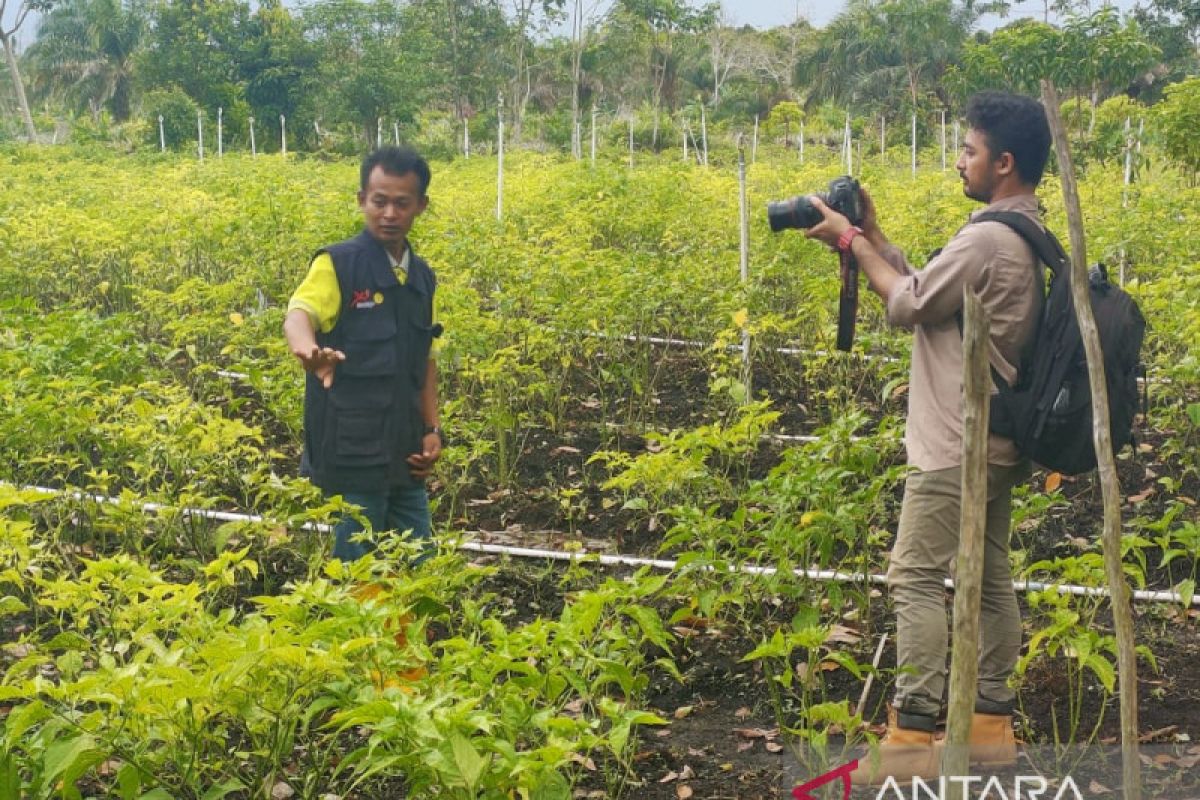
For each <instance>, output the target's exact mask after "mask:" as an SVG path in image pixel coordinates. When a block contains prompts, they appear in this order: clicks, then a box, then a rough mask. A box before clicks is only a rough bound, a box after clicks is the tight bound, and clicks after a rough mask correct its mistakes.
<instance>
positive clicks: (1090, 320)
mask: <svg viewBox="0 0 1200 800" xmlns="http://www.w3.org/2000/svg"><path fill="white" fill-rule="evenodd" d="M1042 103H1043V105H1045V107H1046V117H1047V119H1048V120H1049V122H1050V130H1051V132H1052V133H1053V134H1054V149H1055V151H1056V153H1057V154H1058V169H1059V173H1060V175H1059V177H1060V180H1061V182H1062V192H1063V201H1064V205H1065V206H1066V208H1067V220H1068V223H1069V225H1070V234H1071V265H1070V266H1071V296H1072V298H1073V300H1074V302H1075V316H1076V318H1077V319H1078V320H1079V332H1080V334H1081V335H1082V337H1083V349H1084V353H1085V354H1086V355H1087V364H1088V383H1089V386H1090V388H1091V392H1092V441H1093V443H1094V445H1095V448H1096V461H1097V468H1098V470H1099V473H1100V489H1101V494H1102V496H1103V500H1104V534H1103V537H1102V539H1101V549H1102V550H1103V551H1104V571H1105V573H1106V575H1107V577H1108V584H1109V591H1110V596H1111V598H1112V615H1113V628H1114V629H1115V631H1116V635H1117V679H1118V688H1117V693H1118V694H1119V695H1120V698H1121V761H1122V772H1123V784H1124V785H1123V787H1122V789H1123V796H1124V800H1141V796H1142V776H1141V762H1140V761H1139V759H1138V717H1137V697H1138V686H1137V654H1136V652H1135V651H1134V630H1133V610H1132V608H1131V607H1130V598H1129V584H1128V583H1127V581H1126V579H1125V572H1124V570H1123V569H1122V566H1121V486H1120V483H1119V481H1118V478H1117V465H1116V459H1115V458H1114V457H1113V449H1112V434H1111V430H1110V427H1109V425H1110V423H1109V411H1108V385H1107V383H1106V382H1105V378H1104V358H1103V355H1102V353H1101V352H1100V335H1099V333H1098V332H1097V330H1096V318H1095V316H1094V315H1093V314H1092V306H1091V301H1090V300H1089V298H1088V276H1087V250H1086V246H1087V245H1086V242H1085V240H1084V236H1083V213H1082V212H1081V211H1080V207H1079V191H1078V189H1077V188H1076V185H1075V170H1074V167H1073V166H1072V162H1071V144H1070V142H1069V141H1068V140H1067V135H1066V134H1067V132H1066V129H1065V128H1064V127H1063V122H1062V112H1061V110H1060V109H1059V99H1058V90H1057V89H1056V88H1055V87H1054V83H1053V82H1052V81H1049V80H1045V79H1043V80H1042Z"/></svg>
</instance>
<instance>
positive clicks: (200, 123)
mask: <svg viewBox="0 0 1200 800" xmlns="http://www.w3.org/2000/svg"><path fill="white" fill-rule="evenodd" d="M196 152H198V153H199V154H200V160H201V161H203V160H204V119H203V116H202V112H200V111H197V112H196Z"/></svg>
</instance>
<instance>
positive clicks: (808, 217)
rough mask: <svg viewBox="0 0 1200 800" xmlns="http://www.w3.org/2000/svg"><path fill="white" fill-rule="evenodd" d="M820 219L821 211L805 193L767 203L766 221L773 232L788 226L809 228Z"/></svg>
mask: <svg viewBox="0 0 1200 800" xmlns="http://www.w3.org/2000/svg"><path fill="white" fill-rule="evenodd" d="M822 219H823V217H822V216H821V212H820V211H818V210H817V209H816V207H815V206H814V205H813V204H812V203H810V202H809V200H808V197H807V196H805V195H798V196H796V197H792V198H790V199H788V200H780V201H778V202H775V203H767V221H768V222H769V223H770V224H771V230H772V231H773V232H775V233H779V232H780V231H782V230H786V229H788V228H811V227H812V226H813V225H816V224H817V223H818V222H820V221H821V220H822Z"/></svg>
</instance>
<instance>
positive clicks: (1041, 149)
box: [967, 92, 1050, 186]
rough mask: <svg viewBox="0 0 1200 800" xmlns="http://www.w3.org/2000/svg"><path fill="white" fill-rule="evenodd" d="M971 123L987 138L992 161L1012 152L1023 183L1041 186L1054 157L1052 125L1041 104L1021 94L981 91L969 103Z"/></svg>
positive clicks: (968, 121) (968, 113)
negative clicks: (1051, 155) (1051, 153)
mask: <svg viewBox="0 0 1200 800" xmlns="http://www.w3.org/2000/svg"><path fill="white" fill-rule="evenodd" d="M967 124H968V125H970V126H971V127H972V128H974V129H975V130H977V131H979V132H981V133H982V134H983V135H984V138H985V140H986V141H987V146H988V150H990V151H991V154H992V158H996V157H998V156H999V155H1000V154H1001V153H1011V154H1012V157H1013V161H1014V162H1015V163H1016V168H1017V174H1018V175H1020V176H1021V180H1023V181H1024V182H1025V183H1028V184H1030V185H1031V186H1037V185H1038V184H1039V183H1041V180H1042V173H1043V172H1045V171H1046V161H1047V159H1049V157H1050V123H1049V122H1047V121H1046V109H1044V108H1043V107H1042V104H1041V103H1039V102H1038V101H1037V100H1034V99H1033V98H1032V97H1026V96H1025V95H1020V94H1009V93H1007V92H979V93H977V94H975V95H972V97H971V99H970V100H969V101H968V102H967Z"/></svg>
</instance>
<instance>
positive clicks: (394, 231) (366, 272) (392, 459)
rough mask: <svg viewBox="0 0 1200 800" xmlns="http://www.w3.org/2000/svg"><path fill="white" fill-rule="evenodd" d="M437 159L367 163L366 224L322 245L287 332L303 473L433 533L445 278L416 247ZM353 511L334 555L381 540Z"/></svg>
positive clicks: (379, 520)
mask: <svg viewBox="0 0 1200 800" xmlns="http://www.w3.org/2000/svg"><path fill="white" fill-rule="evenodd" d="M429 179H430V172H429V165H428V164H427V163H426V161H425V159H423V158H422V157H421V156H419V155H418V154H417V153H415V152H413V151H412V150H409V149H406V148H398V147H384V148H380V149H379V150H376V151H375V152H373V153H371V154H370V155H369V156H367V157H366V159H364V160H363V162H362V167H361V170H360V176H359V191H358V207H359V209H360V210H361V211H362V214H363V222H364V229H363V231H362V232H361V233H360V234H358V235H357V236H355V237H354V238H352V239H347V240H346V241H344V242H339V243H337V244H334V245H330V246H328V247H324V248H322V249H321V250H319V251H318V252H317V254H316V256H314V258H313V260H312V263H311V264H310V266H309V270H308V275H307V276H306V277H305V279H304V281H303V283H301V285H300V287H299V288H298V289H297V290H296V293H295V294H294V295H293V296H292V299H291V301H290V302H289V303H288V312H287V316H286V318H285V319H284V323H283V330H284V334H285V335H286V337H287V343H288V347H289V348H290V349H291V351H292V355H294V356H295V357H296V358H297V359H299V361H300V363H301V364H302V365H303V367H304V370H305V372H306V373H307V376H306V379H305V380H306V382H305V387H304V455H303V458H302V460H301V464H300V472H301V474H302V475H306V476H308V477H310V478H311V479H312V482H313V483H314V484H316V485H317V486H318V487H320V488H321V489H322V490H323V491H324V492H325V493H326V494H327V495H335V494H340V495H342V496H343V497H344V498H345V499H346V501H347V502H349V503H352V504H354V505H356V506H360V507H361V508H362V511H363V515H364V516H366V518H367V519H368V520H370V522H371V526H372V528H373V529H374V530H375V531H376V532H379V531H385V530H395V531H399V532H404V531H410V532H411V533H410V535H411V537H412V538H413V539H416V540H420V541H422V542H424V543H426V547H427V549H426V552H428V544H427V543H428V541H429V539H430V535H431V524H430V517H429V498H428V496H427V494H426V492H425V478H426V477H427V476H428V475H429V473H430V471H431V470H432V469H433V465H434V463H435V462H436V461H437V460H438V457H439V456H440V455H441V451H442V438H441V429H440V427H439V423H438V395H437V363H436V361H435V360H434V358H433V357H432V356H433V349H432V347H433V340H434V339H435V338H436V337H437V336H439V335H440V334H441V326H440V325H438V324H437V323H436V319H435V314H434V305H433V302H434V301H433V298H434V292H435V290H436V288H437V281H436V278H435V277H434V274H433V271H432V270H430V268H429V265H428V264H426V263H425V261H424V260H422V259H421V258H420V257H419V256H418V255H417V254H416V253H414V252H413V250H412V247H410V246H409V242H408V232H409V230H410V229H411V228H412V224H413V221H414V220H415V219H416V218H417V217H418V216H419V215H420V214H421V212H423V211H424V210H425V207H426V205H427V204H428V202H429V199H428V196H427V194H426V192H427V190H428V187H429ZM361 531H362V526H361V525H359V524H358V523H357V522H356V521H355V520H353V519H351V518H350V517H346V518H343V519H342V521H341V522H339V523H338V525H337V526H336V527H335V529H334V546H333V555H334V558H337V559H340V560H342V561H352V560H354V559H357V558H361V557H362V556H363V555H365V554H366V553H367V552H368V551H369V550H370V549H372V545H371V543H370V542H369V541H362V540H360V539H358V538H356V537H357V536H358V535H359V534H361Z"/></svg>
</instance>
